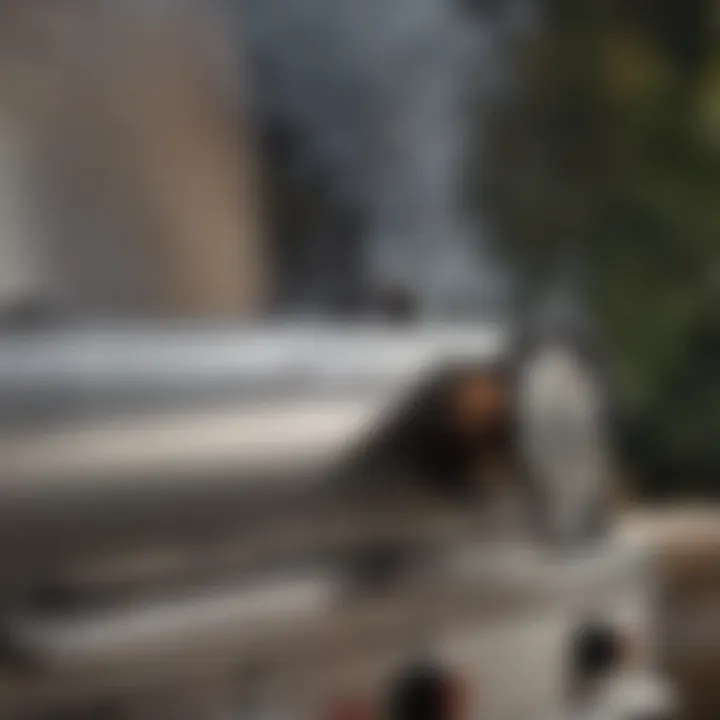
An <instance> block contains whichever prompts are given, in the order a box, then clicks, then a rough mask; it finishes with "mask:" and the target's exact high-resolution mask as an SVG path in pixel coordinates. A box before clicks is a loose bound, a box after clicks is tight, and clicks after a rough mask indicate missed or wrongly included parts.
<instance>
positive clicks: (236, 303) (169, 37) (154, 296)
mask: <svg viewBox="0 0 720 720" xmlns="http://www.w3.org/2000/svg"><path fill="white" fill-rule="evenodd" d="M92 5H94V4H93V3H79V2H69V1H68V0H56V2H55V3H41V2H36V1H34V0H31V2H26V3H24V4H19V3H18V4H10V5H5V6H2V5H0V26H2V29H0V48H2V49H1V50H0V65H1V66H2V70H0V118H1V117H2V116H3V114H4V115H5V116H7V117H8V118H11V119H12V122H11V121H8V122H6V123H4V124H3V123H0V150H2V148H3V145H4V144H5V145H7V144H8V142H9V140H8V142H6V140H5V138H10V139H12V142H16V140H15V138H16V137H18V134H17V133H15V134H14V135H13V134H12V127H13V123H14V124H15V125H16V126H17V127H21V128H22V133H21V137H22V141H21V143H20V145H21V146H22V153H20V154H21V155H22V157H23V162H24V163H25V169H26V171H27V172H26V174H27V175H29V176H30V177H32V178H33V181H34V185H33V186H32V189H31V191H30V192H27V190H23V191H22V192H20V191H18V192H16V193H15V194H16V195H18V194H22V193H24V195H25V197H26V200H27V202H26V205H28V206H29V214H30V216H31V217H32V218H33V220H34V222H33V223H31V224H27V225H26V226H23V227H22V229H20V224H19V223H16V226H17V228H16V229H12V230H10V229H8V231H7V232H6V233H5V235H6V236H8V237H9V236H11V235H12V236H15V239H14V241H13V242H12V243H10V242H9V241H7V240H3V238H2V235H3V234H2V232H1V231H0V243H2V244H0V256H5V257H7V258H10V257H11V256H17V257H20V256H22V257H23V258H26V259H25V260H23V263H24V264H23V267H22V269H21V268H20V265H19V264H18V263H19V261H18V260H14V261H13V262H14V264H15V265H16V266H17V267H18V269H17V270H14V269H13V266H12V265H10V264H8V263H7V262H2V260H3V257H0V265H5V271H4V275H2V274H0V302H2V294H3V288H4V287H5V288H11V286H12V284H13V282H15V281H11V280H12V277H13V276H15V278H16V281H17V282H20V280H21V279H22V283H21V284H25V285H26V286H27V287H28V288H30V287H31V286H33V285H35V286H36V285H37V284H38V282H40V280H39V279H38V278H40V277H41V271H40V265H41V264H42V263H40V264H36V265H35V266H32V267H31V265H32V263H31V262H30V261H29V260H28V259H27V258H30V257H35V256H37V257H41V258H43V262H44V264H45V265H49V266H50V268H51V272H50V273H49V275H47V276H45V275H42V282H43V283H44V284H45V287H46V289H47V293H49V294H50V295H52V296H53V297H54V298H56V299H57V301H59V302H60V303H64V304H66V305H67V306H68V307H69V308H70V309H71V310H73V311H76V312H78V313H80V314H90V315H98V314H99V315H103V314H110V315H118V314H119V315H128V314H129V315H164V314H170V315H177V314H180V315H198V316H212V317H218V316H238V315H253V314H256V313H257V312H259V310H260V308H261V307H262V305H263V296H264V277H263V276H264V262H263V257H262V248H261V240H260V231H259V222H258V214H259V213H258V204H257V198H256V183H255V182H254V174H255V170H254V165H255V163H254V160H253V157H252V156H253V149H252V142H251V139H250V132H249V130H248V128H247V123H244V118H243V113H242V109H241V108H240V107H239V104H238V103H237V101H236V100H235V99H234V98H233V97H232V95H231V94H230V92H229V90H232V80H231V73H230V75H229V76H228V75H225V76H223V72H222V70H223V68H222V67H221V66H220V65H219V64H218V63H217V62H216V61H217V58H216V50H217V48H218V46H219V45H221V44H222V43H227V42H229V41H230V39H229V38H228V37H224V36H223V34H222V32H221V31H220V30H219V29H218V28H219V26H217V25H216V26H213V25H211V24H210V23H205V24H203V23H201V22H197V21H195V20H196V19H192V18H189V17H180V16H178V15H171V14H168V13H167V12H158V13H155V14H154V15H153V16H152V17H148V16H146V15H142V14H140V13H137V14H135V13H132V12H125V13H124V15H123V17H122V18H118V17H110V16H109V15H108V14H107V11H101V10H99V9H95V10H93V11H88V7H89V6H92ZM110 7H112V4H110ZM8 8H11V9H8ZM9 40H12V41H11V42H10V41H9ZM229 78H230V79H229ZM16 144H17V143H16ZM0 161H2V156H1V154H0ZM13 172H14V171H13ZM16 175H17V173H16ZM8 177H9V178H10V179H11V180H12V177H13V174H12V172H10V173H9V172H6V173H4V175H3V173H2V170H0V179H3V178H4V181H7V178H8ZM18 177H19V175H18ZM8 197H10V196H8ZM30 225H32V228H31V226H30ZM0 230H1V229H0ZM11 246H12V247H11ZM20 248H23V249H22V251H21V250H20ZM43 272H44V270H43ZM16 284H17V283H16ZM8 292H10V290H8ZM12 292H13V293H14V292H17V289H14V290H12Z"/></svg>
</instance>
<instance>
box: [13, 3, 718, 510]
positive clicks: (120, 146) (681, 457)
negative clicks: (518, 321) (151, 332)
mask: <svg viewBox="0 0 720 720" xmlns="http://www.w3.org/2000/svg"><path fill="white" fill-rule="evenodd" d="M1 12H2V15H3V21H2V39H1V42H0V52H2V74H1V77H0V83H1V85H0V90H1V92H2V98H1V101H0V156H1V158H2V162H1V165H0V174H1V175H2V178H1V182H2V188H3V192H2V194H1V195H0V202H2V213H1V216H2V223H3V227H4V229H3V232H2V233H1V234H0V243H1V244H0V311H1V315H2V318H3V324H4V325H5V326H7V327H8V328H13V327H23V326H27V325H28V324H34V323H39V322H42V323H46V322H47V323H68V322H76V321H78V320H87V319H93V320H98V319H117V318H160V317H194V318H206V319H216V320H217V319H219V318H232V317H238V318H240V317H242V318H248V317H251V318H252V317H265V316H269V315H314V316H318V315H319V316H334V317H347V316H353V315H355V316H359V315H363V314H368V313H377V312H385V311H386V310H387V308H388V307H392V306H394V305H398V301H401V302H400V304H404V305H408V303H409V304H410V305H412V307H413V308H414V312H417V313H418V314H421V315H426V316H442V317H465V316H468V315H470V316H473V315H474V316H476V317H488V316H494V315H497V314H500V315H502V314H507V313H508V312H509V311H511V310H512V309H514V308H517V307H522V306H523V304H524V303H527V302H528V301H532V300H533V299H534V298H536V297H537V295H538V293H542V292H543V290H544V289H546V288H548V287H550V286H554V285H555V286H556V285H558V284H563V285H564V286H566V287H571V288H572V292H573V293H574V294H575V295H576V296H577V298H578V299H581V300H582V302H583V303H584V304H586V305H587V306H588V307H589V308H591V312H592V314H593V315H594V316H595V318H596V320H597V321H598V322H599V324H600V325H601V327H602V328H603V331H604V333H605V335H606V337H607V339H608V347H609V348H610V349H611V351H612V354H613V355H614V360H615V369H616V373H617V379H618V381H619V387H620V388H621V395H622V401H623V407H624V410H625V416H626V420H627V427H625V428H624V431H623V433H622V437H623V441H624V442H625V444H626V446H627V447H626V451H627V457H628V459H629V465H628V473H629V474H630V475H631V479H632V483H633V484H634V485H635V486H637V487H638V488H640V489H641V490H642V492H644V493H647V494H649V495H652V496H658V497H666V496H668V495H678V494H680V495H686V496H689V495H692V496H706V495H708V494H710V495H712V494H714V493H715V492H716V482H715V480H716V477H717V475H718V471H719V470H720V451H719V450H718V443H717V442H716V438H717V431H718V429H719V428H720V418H719V417H718V412H720V410H719V408H720V397H719V396H718V394H719V393H720V386H719V383H718V375H717V373H716V372H714V370H715V367H716V365H717V362H718V357H717V355H718V352H720V351H719V350H718V342H720V340H719V330H718V319H719V318H720V314H719V313H718V312H716V308H717V304H718V292H720V290H719V282H720V281H719V280H718V273H719V272H720V270H719V269H718V267H717V263H718V259H719V258H720V254H719V245H718V240H717V237H716V235H717V233H718V231H719V230H720V210H718V207H719V206H718V203H717V199H716V192H717V190H718V189H720V43H719V42H718V33H720V9H719V8H718V4H717V2H715V1H714V0H692V1H691V2H686V1H684V0H627V1H622V2H620V1H618V2H614V0H583V2H571V1H569V0H568V1H567V2H563V1H562V0H382V1H381V0H374V1H373V2H365V3H362V4H360V3H357V2H354V1H353V0H332V1H331V0H301V1H300V0H299V1H297V2H293V3H289V2H286V1H285V0H244V1H241V0H237V1H236V2H230V1H229V0H224V1H223V2H221V1H220V0H217V1H216V2H202V3H200V2H190V1H188V2H182V3H180V2H160V1H155V2H149V1H141V0H127V1H124V2H115V3H109V2H100V1H99V0H96V1H94V2H92V1H90V0H85V1H81V0H61V1H60V2H52V3H50V2H41V1H40V0H33V1H32V2H11V1H10V0H7V1H6V2H3V4H2V9H1ZM403 299H404V301H403ZM406 309H407V308H406Z"/></svg>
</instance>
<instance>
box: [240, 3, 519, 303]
mask: <svg viewBox="0 0 720 720" xmlns="http://www.w3.org/2000/svg"><path fill="white" fill-rule="evenodd" d="M521 3H522V5H523V6H525V5H527V2H525V1H524V0H520V2H518V1H517V0H515V1H514V2H501V1H500V2H495V3H494V7H491V6H489V4H488V3H487V2H486V3H484V4H483V5H484V6H482V7H481V6H479V3H478V2H473V1H472V0H465V1H464V2H463V1H462V0H294V1H292V2H291V1H289V0H243V4H242V8H241V11H242V12H241V26H242V32H243V34H244V40H245V42H246V43H247V45H248V47H249V50H250V56H251V59H252V67H253V71H254V85H255V90H256V92H257V95H258V97H257V99H258V102H259V104H260V107H259V109H260V113H261V115H262V116H263V117H265V118H275V119H280V120H281V121H282V122H284V123H286V124H287V123H291V124H292V126H293V128H294V131H295V132H296V133H297V134H298V135H299V136H300V137H301V138H302V151H301V152H300V153H299V154H298V155H297V156H296V158H295V163H296V165H297V167H296V172H299V173H304V174H305V175H306V176H307V177H312V176H315V175H318V174H323V175H324V176H328V175H329V176H330V177H332V179H333V182H332V185H333V190H334V192H335V195H336V202H337V203H339V204H341V205H342V204H345V205H348V206H352V207H355V208H359V209H360V210H361V214H362V216H363V228H364V237H363V239H362V253H363V258H362V266H363V268H362V270H363V275H364V280H365V282H366V283H367V284H368V285H370V286H372V287H395V288H402V289H403V290H404V291H408V292H409V293H411V294H412V295H413V296H414V297H415V298H416V299H417V300H418V302H419V304H420V306H421V309H422V310H423V311H424V312H425V313H426V314H430V315H433V314H444V313H447V312H457V311H468V310H470V311H472V310H477V309H479V308H480V307H482V306H483V305H484V304H487V303H488V301H489V300H490V299H491V298H492V296H493V295H497V292H498V290H499V288H498V285H499V283H498V279H497V278H498V272H497V268H496V267H494V263H493V261H492V259H491V258H490V254H489V252H488V250H487V246H488V242H487V240H488V238H487V236H486V233H487V230H486V229H483V228H481V227H480V228H478V227H477V225H473V226H471V225H470V224H469V222H468V221H467V220H466V218H465V217H464V216H463V213H462V212H461V210H460V192H459V185H460V180H461V177H462V172H463V164H464V161H465V158H466V156H467V150H468V146H467V139H468V135H469V133H468V127H467V121H468V108H469V105H470V103H473V102H474V103H477V102H478V101H479V102H481V103H483V102H487V103H491V102H492V96H493V95H494V94H495V93H496V92H497V90H498V89H499V88H501V87H503V85H504V84H505V83H506V75H507V73H506V62H505V58H504V56H505V51H504V49H503V48H504V43H505V41H506V40H507V38H508V37H509V36H510V35H511V34H512V33H514V32H516V30H517V29H518V21H519V20H520V21H521V22H526V21H527V17H526V16H525V15H524V14H523V13H518V8H519V7H520V4H521ZM345 241H346V239H345V238H343V237H342V236H338V237H334V238H332V242H333V243H335V244H342V243H343V242H345ZM331 274H332V268H327V267H326V268H325V269H324V272H322V273H319V275H323V276H324V277H325V278H327V277H328V276H329V275H331ZM323 281H324V280H323V278H322V277H316V278H315V279H314V280H312V282H323Z"/></svg>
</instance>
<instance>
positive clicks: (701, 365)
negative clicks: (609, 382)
mask: <svg viewBox="0 0 720 720" xmlns="http://www.w3.org/2000/svg"><path fill="white" fill-rule="evenodd" d="M545 7H546V16H545V26H544V30H543V32H542V33H541V34H540V36H539V37H538V39H537V41H536V42H534V43H532V46H531V47H528V48H527V49H526V54H525V56H524V57H523V59H522V60H521V63H520V67H519V69H518V71H519V73H520V75H521V77H522V78H523V81H524V82H523V85H522V92H520V93H519V95H518V97H517V98H516V101H515V102H514V103H513V104H512V106H511V107H506V108H504V110H503V111H501V112H499V113H498V116H497V117H496V119H495V120H496V122H495V123H494V124H493V126H492V127H491V130H490V139H489V140H486V142H485V145H484V147H486V148H490V150H489V151H488V150H486V151H485V152H484V154H483V157H482V158H481V162H478V163H477V167H478V168H480V169H481V171H482V172H481V173H479V175H478V177H475V178H474V182H471V184H470V187H471V190H472V192H473V195H472V196H471V199H473V200H474V205H475V206H476V207H480V208H481V209H482V212H483V213H485V214H488V213H489V214H490V217H491V218H493V219H494V223H495V227H496V229H497V237H498V243H499V245H500V248H501V250H502V251H503V252H504V253H505V254H506V257H507V259H508V260H509V261H510V263H511V265H512V266H513V267H515V268H516V270H517V272H518V274H519V275H520V277H521V280H522V282H521V285H523V286H524V287H526V288H529V289H530V291H532V289H533V288H534V287H535V286H536V285H537V284H538V283H541V282H543V281H545V280H547V279H548V277H550V274H551V273H552V272H553V271H554V269H555V268H557V267H558V265H559V264H560V263H562V262H563V258H565V257H567V256H568V255H572V256H574V257H580V258H581V259H582V261H583V263H584V266H585V270H586V277H587V280H588V288H587V290H588V293H589V295H590V300H591V303H592V305H593V306H594V308H595V309H596V310H597V312H598V314H599V316H600V318H601V321H602V323H603V325H604V328H605V329H606V333H607V334H608V336H609V338H610V341H611V349H612V350H613V352H614V354H615V359H616V366H617V369H618V372H619V377H620V379H621V386H622V388H623V389H624V390H625V398H626V400H627V402H628V405H629V407H630V408H631V411H632V417H633V421H634V422H633V423H632V425H631V432H629V433H628V438H629V441H630V442H629V445H630V449H631V450H632V453H631V455H632V459H633V461H634V464H635V466H636V468H637V469H638V472H639V475H640V477H642V478H643V481H644V482H645V483H646V485H647V487H649V489H651V490H657V491H659V490H661V489H662V490H663V491H664V490H668V491H678V490H679V491H682V490H688V489H702V490H703V491H707V490H709V489H713V483H716V482H717V486H716V488H715V489H720V442H719V440H720V349H719V348H720V43H719V42H718V38H719V35H718V18H719V17H720V6H719V4H718V2H717V1H716V0H615V1H613V0H548V1H547V2H546V6H545ZM716 478H717V481H716Z"/></svg>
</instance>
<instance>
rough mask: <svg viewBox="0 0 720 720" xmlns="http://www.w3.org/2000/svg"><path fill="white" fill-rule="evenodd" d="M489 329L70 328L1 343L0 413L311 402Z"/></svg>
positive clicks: (488, 346)
mask: <svg viewBox="0 0 720 720" xmlns="http://www.w3.org/2000/svg"><path fill="white" fill-rule="evenodd" d="M504 342H505V340H504V337H503V332H502V330H501V329H500V328H499V327H496V326H492V325H489V324H488V325H459V326H448V325H442V324H438V325H426V326H418V327H412V328H402V327H400V328H398V327H387V326H372V325H355V326H349V325H348V326H339V325H335V326H333V325H320V324H314V323H305V324H302V323H300V324H293V325H288V326H282V325H278V326H269V327H258V328H254V327H245V328H242V327H236V328H225V329H222V328H217V329H208V328H207V327H206V328H187V327H183V326H176V327H173V326H164V327H163V326H158V327H152V326H140V325H138V326H132V325H130V326H128V325H120V326H117V327H115V328H110V329H107V328H106V329H97V328H92V327H90V328H78V329H75V330H62V331H57V332H45V333H41V334H37V335H35V334H28V335H26V336H12V337H7V338H5V339H3V341H2V342H0V413H2V415H0V417H2V419H3V420H4V421H5V422H13V423H17V422H19V421H20V420H22V421H24V422H28V421H48V420H49V419H52V418H57V419H60V420H65V419H67V418H69V417H73V416H83V415H88V414H90V415H95V414H97V413H112V412H113V411H117V410H119V409H128V408H130V409H138V408H150V409H157V407H158V406H159V405H160V404H163V403H168V404H169V405H170V406H171V407H174V406H177V404H178V403H179V404H181V405H182V404H183V403H191V404H201V403H208V402H211V403H213V404H214V405H218V404H220V405H221V404H222V401H223V400H226V399H228V397H229V398H230V399H238V398H239V399H242V400H251V399H253V398H254V399H257V398H265V399H267V398H272V397H275V398H278V397H279V398H281V399H283V398H284V399H288V398H293V397H297V398H302V397H306V398H307V397H310V398H317V397H319V396H322V395H323V394H326V393H327V394H330V395H331V396H332V395H337V394H348V393H349V394H357V393H358V392H365V391H367V390H372V389H376V390H378V389H381V390H387V389H388V388H393V387H395V386H397V385H398V384H406V383H408V382H414V381H416V380H417V379H418V378H420V377H422V376H423V374H424V373H427V372H429V371H431V370H433V369H435V368H436V367H438V366H439V365H440V366H442V365H443V364H445V363H452V362H455V361H463V360H475V361H477V360H478V359H480V360H487V359H489V358H493V357H496V356H497V355H498V354H500V353H501V352H502V350H503V343H504Z"/></svg>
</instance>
